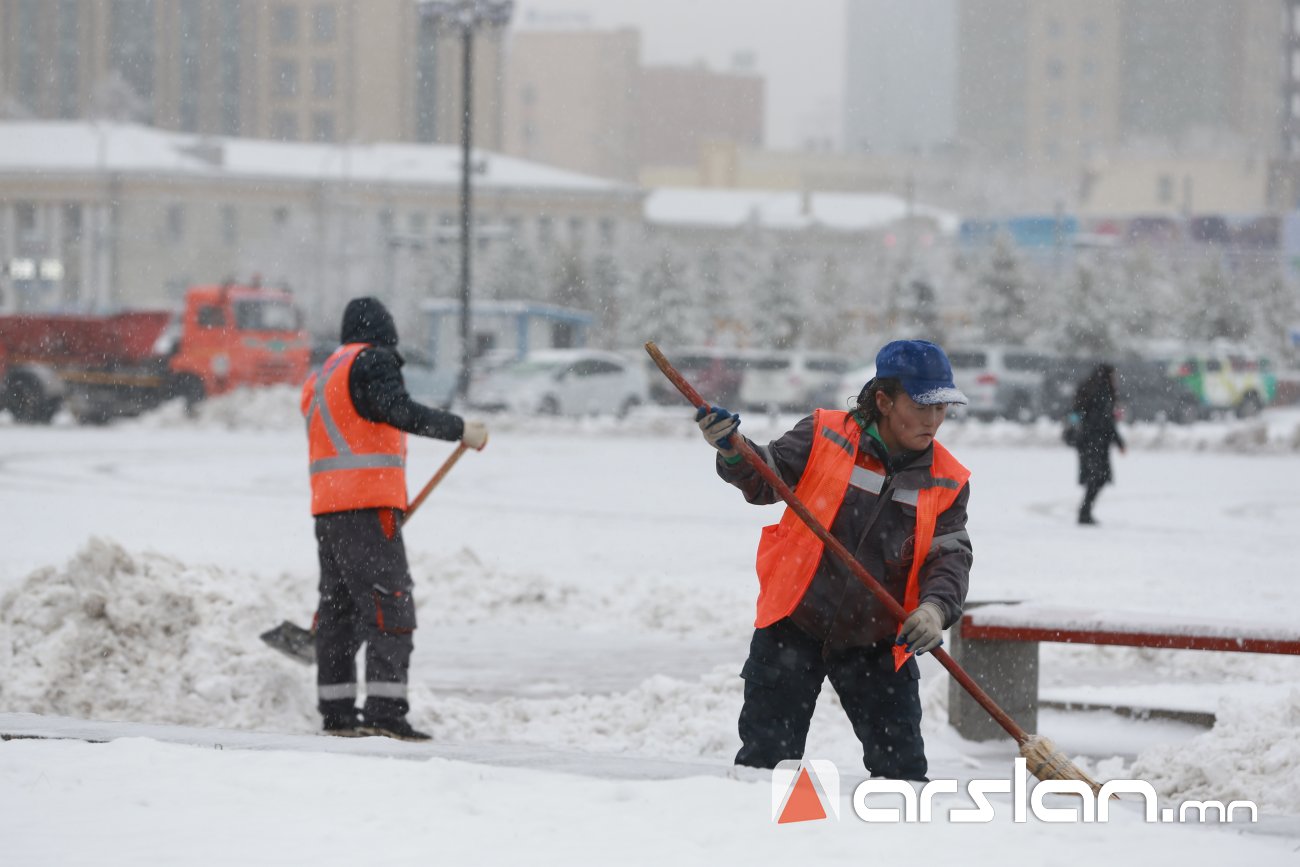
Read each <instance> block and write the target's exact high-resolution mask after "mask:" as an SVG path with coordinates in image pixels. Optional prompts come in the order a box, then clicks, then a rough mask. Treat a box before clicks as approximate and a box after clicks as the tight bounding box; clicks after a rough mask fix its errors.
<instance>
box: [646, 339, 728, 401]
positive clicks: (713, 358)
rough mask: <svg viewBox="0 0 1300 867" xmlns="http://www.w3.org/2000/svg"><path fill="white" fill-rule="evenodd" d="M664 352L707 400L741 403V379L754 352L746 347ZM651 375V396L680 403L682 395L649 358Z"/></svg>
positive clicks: (654, 399)
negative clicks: (739, 401) (739, 399)
mask: <svg viewBox="0 0 1300 867" xmlns="http://www.w3.org/2000/svg"><path fill="white" fill-rule="evenodd" d="M663 352H664V355H665V356H667V358H668V360H669V361H671V362H672V363H673V367H675V368H677V370H678V371H680V372H681V374H682V375H683V376H685V377H686V379H687V381H689V382H690V383H691V384H692V385H694V386H695V390H696V391H698V392H699V393H700V395H701V396H703V397H704V398H705V399H706V400H708V401H710V402H711V403H715V404H718V405H720V406H725V407H732V406H737V405H738V404H737V400H738V398H739V396H740V382H741V380H742V379H743V378H744V375H745V365H746V364H747V363H748V361H749V359H750V358H751V357H752V356H753V353H751V352H748V351H746V350H743V349H717V348H713V347H707V348H702V349H701V348H687V349H665V350H663ZM646 370H647V372H648V374H649V378H650V399H651V400H652V401H654V402H655V403H658V404H664V405H667V406H677V405H680V404H681V402H682V396H681V394H679V393H678V391H677V389H676V388H674V387H673V384H672V383H671V382H669V381H668V380H667V379H666V378H664V376H663V375H662V374H661V373H660V372H659V368H657V367H655V364H654V362H653V361H651V360H650V359H649V358H648V357H647V358H646Z"/></svg>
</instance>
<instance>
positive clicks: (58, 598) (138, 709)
mask: <svg viewBox="0 0 1300 867" xmlns="http://www.w3.org/2000/svg"><path fill="white" fill-rule="evenodd" d="M280 583H281V584H286V583H287V580H286V579H281V582H280ZM277 589H279V590H281V592H279V593H277ZM292 598H293V594H291V593H290V592H288V590H287V589H285V588H277V587H276V586H268V582H266V581H265V580H264V579H259V578H254V577H252V576H246V575H238V574H233V573H230V572H226V571H224V570H221V569H218V568H215V567H191V566H186V565H184V564H182V563H179V562H177V561H176V560H173V559H170V558H168V557H163V556H160V555H156V554H142V555H138V556H133V555H131V554H129V553H127V551H125V550H124V549H123V548H121V547H120V546H118V545H116V544H114V543H112V542H108V541H104V540H101V539H92V540H90V542H88V543H87V544H86V545H85V546H84V547H83V548H82V549H81V550H80V551H79V552H78V553H77V555H76V556H75V557H73V558H72V560H70V561H69V562H68V563H67V564H66V565H65V566H63V567H62V568H61V569H55V568H44V569H40V570H37V571H36V572H33V573H32V574H31V575H30V576H29V577H28V578H27V579H26V580H25V581H24V582H22V583H21V584H20V585H19V586H17V587H15V588H13V589H11V590H10V591H9V592H7V593H5V594H4V596H3V597H0V636H3V637H0V709H2V710H6V711H24V712H32V713H50V714H63V715H67V716H74V717H82V718H85V719H118V720H127V721H135V722H163V723H181V724H197V725H218V726H229V727H258V726H272V727H279V728H300V727H301V726H302V722H303V720H304V719H309V718H310V717H311V715H312V714H313V713H314V701H315V697H314V695H313V690H312V687H311V684H310V682H309V679H308V678H304V677H303V676H302V671H301V669H294V668H293V667H292V663H289V662H285V663H283V664H276V663H272V662H271V661H270V660H269V658H268V654H267V651H266V647H265V646H264V645H263V644H262V643H261V642H260V641H258V639H257V636H258V634H259V633H260V632H262V631H264V630H265V629H267V628H268V626H269V625H270V624H268V615H267V612H268V611H270V612H275V611H281V610H291V609H289V608H288V606H289V604H290V601H291V599H292Z"/></svg>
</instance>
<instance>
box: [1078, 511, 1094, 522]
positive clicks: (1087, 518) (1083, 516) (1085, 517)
mask: <svg viewBox="0 0 1300 867" xmlns="http://www.w3.org/2000/svg"><path fill="white" fill-rule="evenodd" d="M1079 523H1080V524H1095V523H1097V519H1096V518H1094V517H1093V516H1092V509H1089V508H1086V507H1085V508H1082V509H1080V510H1079Z"/></svg>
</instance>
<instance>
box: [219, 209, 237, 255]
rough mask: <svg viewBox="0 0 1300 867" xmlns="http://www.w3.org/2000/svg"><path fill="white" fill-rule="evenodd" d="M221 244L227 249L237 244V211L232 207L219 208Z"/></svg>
mask: <svg viewBox="0 0 1300 867" xmlns="http://www.w3.org/2000/svg"><path fill="white" fill-rule="evenodd" d="M221 243H223V244H225V245H226V246H227V247H233V246H235V245H236V244H238V243H239V211H237V210H236V209H235V206H234V205H222V206H221Z"/></svg>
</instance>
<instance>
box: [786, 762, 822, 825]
mask: <svg viewBox="0 0 1300 867" xmlns="http://www.w3.org/2000/svg"><path fill="white" fill-rule="evenodd" d="M825 818H826V809H825V808H824V807H823V806H822V799H821V798H820V797H819V796H818V794H817V787H816V786H814V785H813V781H812V778H811V777H809V776H808V769H807V768H800V769H799V776H798V778H797V779H795V781H794V785H793V786H791V787H790V797H789V799H788V800H787V801H786V802H785V809H783V810H782V811H781V818H779V819H777V820H776V821H777V824H778V825H780V824H784V823H786V822H811V821H813V820H814V819H825Z"/></svg>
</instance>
